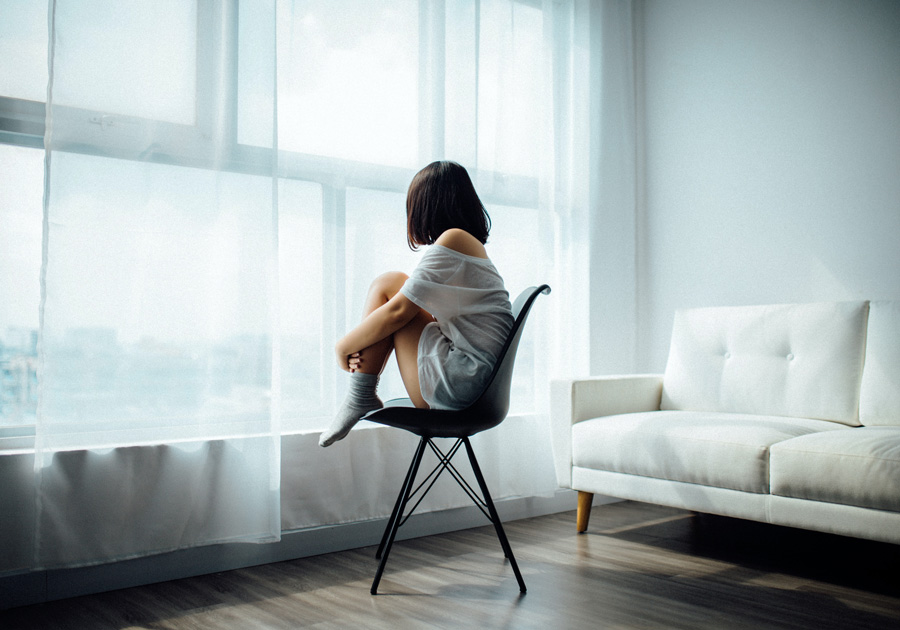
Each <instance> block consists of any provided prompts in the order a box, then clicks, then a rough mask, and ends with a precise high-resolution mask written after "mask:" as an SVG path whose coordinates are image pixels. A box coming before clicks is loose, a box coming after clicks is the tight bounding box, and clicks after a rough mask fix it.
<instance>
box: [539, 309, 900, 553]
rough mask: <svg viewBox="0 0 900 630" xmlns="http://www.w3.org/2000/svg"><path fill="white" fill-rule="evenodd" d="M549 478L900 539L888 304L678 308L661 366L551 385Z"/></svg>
mask: <svg viewBox="0 0 900 630" xmlns="http://www.w3.org/2000/svg"><path fill="white" fill-rule="evenodd" d="M551 424H552V440H553V451H554V460H555V465H556V473H557V477H558V480H559V484H560V485H561V486H563V487H567V488H573V489H575V490H578V492H579V501H578V507H579V509H578V517H577V519H578V523H577V528H578V531H585V529H586V528H587V525H588V515H589V513H590V507H591V499H592V497H593V494H594V493H597V494H602V495H607V496H612V497H619V498H624V499H632V500H637V501H644V502H648V503H656V504H661V505H669V506H674V507H679V508H685V509H688V510H693V511H697V512H706V513H713V514H722V515H726V516H734V517H739V518H746V519H752V520H757V521H763V522H768V523H777V524H781V525H788V526H792V527H801V528H805V529H811V530H818V531H824V532H831V533H837V534H844V535H849V536H855V537H859V538H868V539H873V540H880V541H887V542H892V543H900V302H872V303H869V302H837V303H815V304H793V305H773V306H748V307H726V308H701V309H690V310H683V311H678V312H677V313H676V315H675V323H674V326H673V332H672V341H671V347H670V350H669V358H668V362H667V365H666V371H665V374H663V375H634V376H609V377H591V378H575V379H566V380H557V381H553V382H552V384H551Z"/></svg>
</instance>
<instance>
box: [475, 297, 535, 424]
mask: <svg viewBox="0 0 900 630" xmlns="http://www.w3.org/2000/svg"><path fill="white" fill-rule="evenodd" d="M541 293H543V294H545V295H546V294H548V293H550V287H549V286H548V285H546V284H542V285H541V286H539V287H529V288H527V289H525V290H524V291H522V293H521V294H519V297H517V298H516V301H515V302H514V303H513V305H512V313H513V317H515V322H514V323H513V326H512V329H511V330H510V331H509V336H508V337H507V338H506V343H505V344H504V345H503V349H502V350H501V351H500V354H499V356H498V357H497V363H496V365H494V370H493V372H491V375H490V377H489V378H488V380H487V384H486V385H485V388H484V391H483V392H482V393H481V395H480V396H479V397H478V399H477V400H476V401H475V402H474V403H472V404H471V405H469V407H468V408H467V409H465V411H464V412H463V413H465V414H466V416H467V418H468V420H469V422H471V423H472V425H474V426H473V429H475V430H473V431H472V432H471V433H478V432H480V431H484V430H486V429H490V428H491V427H495V426H497V425H498V424H500V423H501V422H503V420H504V419H505V418H506V414H507V412H508V411H509V393H510V388H511V385H512V375H513V366H514V364H515V361H516V351H517V350H518V349H519V339H520V338H521V337H522V330H523V329H524V327H525V320H526V319H528V313H529V312H530V311H531V306H532V304H534V301H535V300H536V299H537V296H538V295H540V294H541Z"/></svg>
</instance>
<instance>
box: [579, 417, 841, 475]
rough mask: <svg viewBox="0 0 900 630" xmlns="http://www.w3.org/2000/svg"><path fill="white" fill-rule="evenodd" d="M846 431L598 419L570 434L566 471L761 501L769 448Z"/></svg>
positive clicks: (774, 421)
mask: <svg viewBox="0 0 900 630" xmlns="http://www.w3.org/2000/svg"><path fill="white" fill-rule="evenodd" d="M846 428H847V427H845V426H843V425H840V424H837V423H834V422H827V421H824V420H811V419H805V418H786V417H775V416H753V415H745V414H730V413H718V412H697V411H652V412H647V413H630V414H623V415H618V416H604V417H601V418H594V419H592V420H586V421H584V422H579V423H577V424H575V425H574V426H573V427H572V463H573V464H574V465H575V466H577V467H583V468H590V469H596V470H606V471H611V472H618V473H626V474H632V475H641V476H644V477H655V478H658V479H667V480H671V481H681V482H685V483H696V484H702V485H706V486H715V487H719V488H728V489H732V490H741V491H744V492H757V493H768V492H769V476H768V465H769V448H770V447H771V446H772V445H773V444H775V443H777V442H781V441H784V440H788V439H791V438H795V437H798V436H802V435H806V434H809V433H815V432H818V431H842V430H846Z"/></svg>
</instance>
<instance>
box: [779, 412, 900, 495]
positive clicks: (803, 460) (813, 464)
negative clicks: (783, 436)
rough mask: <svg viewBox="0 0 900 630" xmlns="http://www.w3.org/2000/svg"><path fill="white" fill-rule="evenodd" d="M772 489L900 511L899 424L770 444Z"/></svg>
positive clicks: (781, 493)
mask: <svg viewBox="0 0 900 630" xmlns="http://www.w3.org/2000/svg"><path fill="white" fill-rule="evenodd" d="M770 467H771V471H770V475H771V479H772V494H775V495H778V496H783V497H790V498H795V499H809V500H811V501H825V502H828V503H841V504H846V505H855V506H858V507H866V508H874V509H876V510H891V511H895V512H900V427H859V428H852V429H851V428H848V429H844V430H841V431H829V432H827V433H816V434H812V435H804V436H801V437H797V438H794V439H792V440H787V441H785V442H779V443H778V444H775V445H773V446H772V453H771V463H770Z"/></svg>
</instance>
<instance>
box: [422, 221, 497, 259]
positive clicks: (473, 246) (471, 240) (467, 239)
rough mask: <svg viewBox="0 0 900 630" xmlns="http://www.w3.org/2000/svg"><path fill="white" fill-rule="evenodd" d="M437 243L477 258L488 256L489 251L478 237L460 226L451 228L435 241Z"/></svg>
mask: <svg viewBox="0 0 900 630" xmlns="http://www.w3.org/2000/svg"><path fill="white" fill-rule="evenodd" d="M434 243H435V245H441V246H443V247H446V248H448V249H453V250H456V251H458V252H459V253H460V254H465V255H466V256H475V257H476V258H487V257H488V255H487V251H486V250H485V249H484V245H482V244H481V241H479V240H478V239H477V238H475V237H474V236H472V235H471V234H469V233H468V232H466V231H465V230H461V229H459V228H450V229H449V230H447V231H446V232H444V233H443V234H441V235H440V236H439V237H438V239H437V240H436V241H435V242H434Z"/></svg>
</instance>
